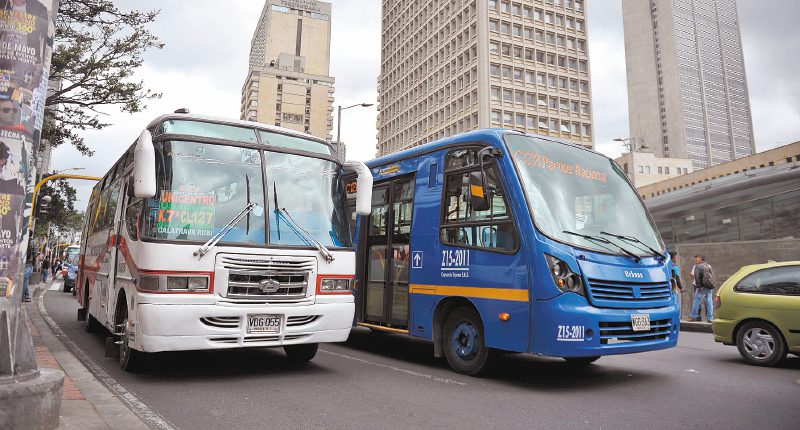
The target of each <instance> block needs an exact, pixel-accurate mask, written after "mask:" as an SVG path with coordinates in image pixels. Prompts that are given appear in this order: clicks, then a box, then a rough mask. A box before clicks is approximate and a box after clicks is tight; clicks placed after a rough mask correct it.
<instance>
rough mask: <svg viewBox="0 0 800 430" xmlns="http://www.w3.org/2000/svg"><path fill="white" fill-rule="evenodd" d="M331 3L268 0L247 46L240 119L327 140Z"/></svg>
mask: <svg viewBox="0 0 800 430" xmlns="http://www.w3.org/2000/svg"><path fill="white" fill-rule="evenodd" d="M330 45H331V4H330V3H326V2H321V1H316V0H267V1H266V4H265V5H264V9H263V11H262V12H261V18H260V19H259V21H258V26H257V27H256V31H255V33H254V34H253V40H252V42H251V45H250V65H249V70H248V73H247V79H246V80H245V83H244V85H243V86H242V98H241V103H242V104H241V119H245V120H249V121H257V122H261V123H265V124H272V125H277V126H281V127H285V128H290V129H292V130H297V131H302V132H305V133H310V134H312V135H314V136H317V137H321V138H323V139H328V140H330V138H331V130H332V129H333V118H332V113H333V84H334V79H333V78H332V77H330V76H329V74H330Z"/></svg>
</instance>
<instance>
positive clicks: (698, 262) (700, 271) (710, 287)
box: [689, 255, 716, 322]
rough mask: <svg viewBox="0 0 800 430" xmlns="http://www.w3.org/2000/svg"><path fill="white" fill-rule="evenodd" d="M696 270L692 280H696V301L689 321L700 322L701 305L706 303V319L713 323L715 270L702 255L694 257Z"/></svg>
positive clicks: (694, 300)
mask: <svg viewBox="0 0 800 430" xmlns="http://www.w3.org/2000/svg"><path fill="white" fill-rule="evenodd" d="M694 263H695V264H694V269H692V278H693V279H694V281H693V284H694V299H693V300H692V312H691V313H690V314H689V321H700V320H701V318H700V303H701V302H702V303H705V307H706V319H707V321H708V322H711V321H712V320H713V319H714V299H713V294H714V288H715V287H716V281H715V279H714V270H713V269H712V268H711V265H710V264H708V263H706V258H705V257H703V256H701V255H695V256H694Z"/></svg>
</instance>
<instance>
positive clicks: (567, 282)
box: [544, 254, 586, 296]
mask: <svg viewBox="0 0 800 430" xmlns="http://www.w3.org/2000/svg"><path fill="white" fill-rule="evenodd" d="M544 257H545V259H546V260H547V265H548V267H549V268H550V276H552V278H553V283H554V284H556V287H558V289H559V290H561V292H562V293H575V294H580V295H582V296H585V295H586V294H585V293H584V289H583V281H582V280H581V276H580V275H578V274H577V273H573V272H572V271H571V270H570V268H569V266H568V265H567V263H565V262H563V261H561V260H559V259H558V258H556V257H553V256H552V255H548V254H545V255H544Z"/></svg>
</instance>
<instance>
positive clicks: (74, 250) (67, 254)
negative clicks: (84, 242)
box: [61, 245, 81, 293]
mask: <svg viewBox="0 0 800 430" xmlns="http://www.w3.org/2000/svg"><path fill="white" fill-rule="evenodd" d="M80 251H81V247H80V245H70V246H68V247H67V249H65V250H64V260H63V262H62V263H61V277H63V278H64V285H63V287H62V291H64V292H65V293H66V292H69V291H71V290H72V289H73V288H75V278H76V277H77V274H78V256H79V254H80Z"/></svg>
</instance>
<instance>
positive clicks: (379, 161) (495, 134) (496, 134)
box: [366, 128, 607, 168]
mask: <svg viewBox="0 0 800 430" xmlns="http://www.w3.org/2000/svg"><path fill="white" fill-rule="evenodd" d="M511 133H513V134H517V135H520V136H531V137H535V138H537V139H543V140H547V141H550V142H554V143H561V144H563V145H569V146H572V147H575V148H578V149H583V150H585V151H589V152H593V153H595V154H600V155H603V156H604V157H606V158H607V156H606V155H604V154H601V153H599V152H597V151H595V150H593V149H589V148H586V147H585V146H581V145H577V144H575V143H572V142H569V141H565V140H561V139H555V138H552V137H549V136H542V135H539V134H531V133H522V132H519V131H516V130H510V129H505V128H483V129H479V130H473V131H468V132H465V133H460V134H456V135H454V136H450V137H445V138H443V139H439V140H435V141H433V142H430V143H426V144H424V145H420V146H416V147H414V148H409V149H404V150H402V151H398V152H395V153H392V154H387V155H384V156H383V157H380V158H376V159H374V160H371V161H367V162H366V164H367V166H368V167H369V168H374V167H378V166H382V165H384V164H390V163H395V162H397V161H400V160H403V159H406V158H411V157H416V156H418V155H422V154H425V153H428V152H434V151H438V150H440V149H444V148H447V147H448V146H451V145H455V144H459V143H470V142H477V141H480V142H486V143H491V142H495V143H496V142H500V141H502V137H503V136H504V135H506V134H511ZM493 146H496V147H497V146H501V145H493Z"/></svg>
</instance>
